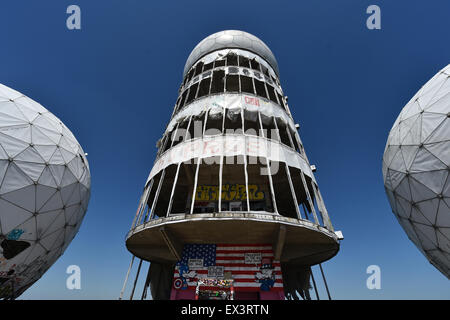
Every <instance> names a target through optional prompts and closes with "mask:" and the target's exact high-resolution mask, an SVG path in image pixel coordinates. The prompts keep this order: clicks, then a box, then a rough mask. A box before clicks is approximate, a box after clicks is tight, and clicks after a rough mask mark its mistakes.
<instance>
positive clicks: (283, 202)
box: [271, 162, 297, 218]
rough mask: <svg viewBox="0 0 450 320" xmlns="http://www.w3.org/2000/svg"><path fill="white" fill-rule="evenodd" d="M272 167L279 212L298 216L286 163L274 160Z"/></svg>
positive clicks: (292, 216) (283, 214) (284, 214)
mask: <svg viewBox="0 0 450 320" xmlns="http://www.w3.org/2000/svg"><path fill="white" fill-rule="evenodd" d="M274 168H277V170H273V169H274ZM271 169H272V170H271V171H272V182H273V188H274V192H275V201H276V203H277V209H278V213H279V214H281V215H282V216H285V217H289V218H297V210H296V209H295V204H294V201H293V199H294V197H293V196H292V193H291V187H290V185H289V181H288V179H289V177H288V175H287V173H286V164H285V163H284V162H277V163H274V162H272V166H271ZM275 171H276V172H275Z"/></svg>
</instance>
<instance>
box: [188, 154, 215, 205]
mask: <svg viewBox="0 0 450 320" xmlns="http://www.w3.org/2000/svg"><path fill="white" fill-rule="evenodd" d="M219 169H220V157H219V156H215V157H210V158H205V159H202V162H201V163H200V166H199V170H198V178H197V188H196V190H195V193H194V196H195V199H194V210H193V213H213V212H218V211H219V210H218V204H219Z"/></svg>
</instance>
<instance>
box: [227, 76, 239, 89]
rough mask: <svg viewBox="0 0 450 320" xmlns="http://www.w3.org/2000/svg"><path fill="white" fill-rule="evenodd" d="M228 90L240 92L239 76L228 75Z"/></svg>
mask: <svg viewBox="0 0 450 320" xmlns="http://www.w3.org/2000/svg"><path fill="white" fill-rule="evenodd" d="M226 87H227V89H226V91H227V92H239V76H238V75H227V78H226Z"/></svg>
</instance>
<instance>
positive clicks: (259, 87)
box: [254, 79, 267, 99]
mask: <svg viewBox="0 0 450 320" xmlns="http://www.w3.org/2000/svg"><path fill="white" fill-rule="evenodd" d="M254 80H255V89H256V94H257V95H258V96H260V97H263V98H266V99H267V93H266V87H265V85H264V82H262V81H259V80H256V79H254Z"/></svg>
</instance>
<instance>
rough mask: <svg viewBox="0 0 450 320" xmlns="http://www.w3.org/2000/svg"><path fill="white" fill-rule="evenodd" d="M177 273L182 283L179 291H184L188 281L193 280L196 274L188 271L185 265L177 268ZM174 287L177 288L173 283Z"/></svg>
mask: <svg viewBox="0 0 450 320" xmlns="http://www.w3.org/2000/svg"><path fill="white" fill-rule="evenodd" d="M178 272H179V274H180V278H179V279H181V282H182V284H181V289H182V290H186V289H187V288H188V280H191V279H192V278H194V277H195V276H196V275H197V272H195V271H193V270H189V267H188V266H187V265H185V264H182V265H180V266H179V267H178ZM177 280H178V279H177ZM174 286H175V287H177V286H178V285H177V284H176V283H174Z"/></svg>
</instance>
